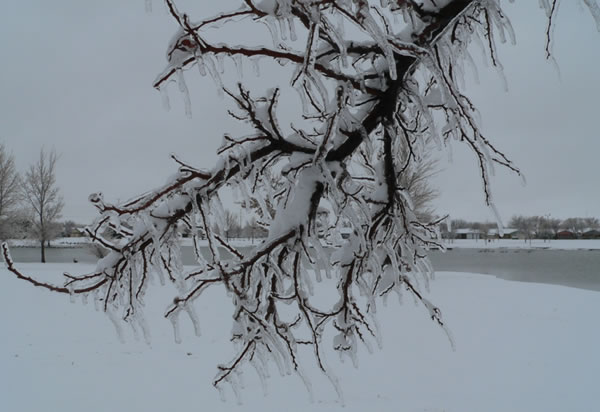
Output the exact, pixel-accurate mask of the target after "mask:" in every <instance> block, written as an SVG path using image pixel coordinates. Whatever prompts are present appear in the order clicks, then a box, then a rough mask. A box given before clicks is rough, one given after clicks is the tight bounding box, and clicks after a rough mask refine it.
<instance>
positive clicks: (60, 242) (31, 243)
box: [7, 237, 90, 247]
mask: <svg viewBox="0 0 600 412" xmlns="http://www.w3.org/2000/svg"><path fill="white" fill-rule="evenodd" d="M7 243H8V245H9V246H10V247H38V246H39V245H40V242H39V241H38V240H36V239H10V240H8V241H7ZM89 243H90V240H89V239H88V238H86V237H59V238H56V239H52V241H51V242H50V245H51V246H52V247H81V246H84V245H87V244H89Z"/></svg>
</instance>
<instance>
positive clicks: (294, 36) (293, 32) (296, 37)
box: [287, 17, 298, 41]
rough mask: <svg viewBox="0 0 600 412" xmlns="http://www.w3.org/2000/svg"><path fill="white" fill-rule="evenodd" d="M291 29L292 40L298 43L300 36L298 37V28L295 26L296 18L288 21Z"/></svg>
mask: <svg viewBox="0 0 600 412" xmlns="http://www.w3.org/2000/svg"><path fill="white" fill-rule="evenodd" d="M287 22H288V25H289V28H290V40H291V41H296V40H298V36H297V35H296V26H295V25H294V18H291V17H289V18H288V19H287Z"/></svg>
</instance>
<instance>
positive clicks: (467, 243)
mask: <svg viewBox="0 0 600 412" xmlns="http://www.w3.org/2000/svg"><path fill="white" fill-rule="evenodd" d="M260 241H261V239H254V240H252V239H231V240H230V243H231V244H232V245H233V246H238V247H240V246H251V245H253V244H258V243H260ZM88 243H90V241H89V239H88V238H85V237H82V238H75V237H64V238H58V239H54V240H52V242H51V245H52V247H81V246H84V245H86V244H88ZM8 244H9V245H10V246H11V247H38V246H39V242H38V241H37V240H35V239H13V240H9V241H8ZM181 244H182V245H183V246H193V245H194V244H193V240H192V239H191V238H185V239H182V241H181ZM199 244H200V246H208V241H207V240H200V241H199ZM444 244H445V245H446V247H448V248H471V249H499V248H507V249H566V250H570V249H600V239H573V240H542V239H533V240H531V241H529V240H528V241H524V240H517V239H499V240H493V241H491V242H487V241H485V240H464V239H455V240H446V241H444Z"/></svg>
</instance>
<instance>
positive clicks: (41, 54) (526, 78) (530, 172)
mask: <svg viewBox="0 0 600 412" xmlns="http://www.w3.org/2000/svg"><path fill="white" fill-rule="evenodd" d="M153 3H154V11H153V13H151V14H147V13H145V11H144V8H145V6H144V0H137V1H128V2H123V1H120V0H104V1H98V2H82V1H76V0H55V1H52V2H48V1H43V0H21V1H18V2H10V3H9V4H7V5H5V6H4V7H3V12H2V13H1V14H0V50H1V52H2V56H3V64H1V65H0V79H1V80H0V125H1V129H0V140H3V141H4V143H5V144H6V145H7V146H8V147H9V148H10V149H11V150H12V151H13V153H14V155H15V157H16V160H17V164H18V166H19V168H20V170H25V168H26V167H27V166H28V165H29V164H30V163H32V162H33V161H35V159H36V157H37V156H38V154H39V149H40V147H41V146H42V145H45V146H46V147H48V148H52V147H54V148H55V149H56V151H57V152H58V153H60V154H61V158H60V162H59V166H58V182H59V184H60V187H61V190H62V193H63V195H64V198H65V202H66V207H65V209H64V213H63V215H64V218H68V219H73V220H76V221H79V222H82V223H87V222H89V221H90V220H91V219H92V218H93V217H95V210H94V209H93V207H91V205H89V203H88V202H87V197H88V195H89V194H90V193H92V192H97V191H101V192H103V193H104V194H105V198H107V199H109V200H117V199H121V200H125V199H127V198H129V197H132V196H134V195H136V194H139V193H141V192H144V191H146V190H149V189H152V188H153V187H156V186H159V185H160V184H162V183H163V182H164V181H165V180H166V178H167V177H168V176H169V175H170V174H171V173H173V172H174V171H175V170H176V166H175V164H174V163H173V162H172V161H170V159H169V157H168V155H169V153H171V152H174V153H177V154H178V155H180V156H181V157H182V158H183V159H185V160H187V161H188V162H190V163H192V164H195V165H198V166H202V167H207V168H209V167H212V165H213V164H214V162H215V155H214V153H215V151H216V148H217V146H218V145H219V143H220V141H221V136H222V134H223V133H224V132H235V131H237V130H241V129H240V127H239V125H238V124H236V122H234V121H233V120H231V119H230V118H228V117H227V114H226V110H225V109H226V107H228V106H227V102H226V101H224V100H221V99H219V98H217V97H216V93H215V86H214V85H213V84H212V82H211V81H210V80H209V79H208V78H204V79H203V78H200V76H199V75H198V73H197V71H191V72H187V73H188V74H187V76H186V80H187V83H188V86H189V87H190V90H191V94H192V110H193V113H194V115H193V118H192V119H191V120H190V119H188V118H186V116H185V111H184V108H183V102H182V98H181V97H180V95H179V92H178V91H177V87H176V86H174V85H172V86H171V87H170V89H169V92H170V93H169V94H170V102H171V110H170V111H166V110H165V109H164V108H163V106H162V102H161V97H160V94H159V93H158V92H157V91H155V90H154V89H153V88H152V86H151V84H152V81H153V80H154V78H155V77H156V75H157V74H158V73H159V72H160V71H161V70H162V69H163V68H164V67H165V64H166V60H165V57H164V53H165V49H166V45H167V43H168V41H169V39H170V38H171V36H172V34H173V33H174V32H175V30H176V25H175V23H174V21H172V19H171V18H170V17H169V16H168V15H167V14H166V13H165V11H164V8H163V6H162V5H161V4H160V3H159V2H158V1H157V0H154V2H153ZM178 4H179V5H180V9H181V10H186V11H190V12H191V15H192V16H193V17H196V18H199V17H201V16H202V15H212V14H214V12H216V11H218V8H219V7H220V8H223V9H228V7H227V5H226V4H231V5H232V7H236V6H237V4H238V3H237V2H234V1H228V2H225V1H223V2H201V10H199V7H198V2H192V1H191V0H187V1H183V0H180V1H179V2H178ZM194 4H195V7H194V6H193V5H194ZM230 8H231V7H230ZM506 10H507V12H508V16H509V17H510V18H511V20H512V22H513V25H514V27H515V30H516V32H517V46H514V47H513V46H510V45H508V46H503V47H501V48H500V56H501V61H502V63H503V64H504V67H505V74H506V78H507V79H508V86H509V91H508V92H505V91H504V89H503V84H502V82H501V81H500V79H499V77H498V76H497V74H496V73H495V72H494V71H492V70H490V69H486V68H485V67H484V66H483V65H481V66H480V67H479V75H480V84H475V83H474V82H469V84H468V85H467V91H468V94H469V95H470V96H472V97H473V99H474V100H475V102H476V103H477V104H478V106H479V108H480V110H481V115H482V119H483V129H484V132H485V134H486V135H487V136H488V137H489V138H490V139H491V140H492V141H494V142H495V143H496V145H497V146H498V147H499V148H501V149H503V150H504V151H505V152H506V153H507V154H508V155H509V156H510V157H511V158H512V160H514V162H515V163H516V164H517V165H518V166H519V167H521V169H522V170H523V171H524V173H525V175H526V177H527V181H528V184H527V186H525V187H523V186H522V185H521V183H520V179H519V178H517V177H514V176H512V175H510V174H509V173H507V172H505V171H503V170H500V169H497V173H496V176H495V178H494V181H493V190H494V196H495V199H496V204H497V206H498V209H499V211H500V214H501V215H502V216H503V217H504V220H508V218H509V217H510V216H511V215H512V214H515V213H522V214H542V215H546V214H549V213H550V214H552V216H555V217H567V216H597V217H600V191H599V190H598V187H599V186H598V183H597V177H598V172H597V170H598V158H599V154H600V139H599V137H600V136H599V132H598V131H597V129H598V127H597V125H598V117H599V116H600V105H599V104H598V96H600V82H599V81H598V73H599V69H598V67H599V66H600V34H599V33H598V32H597V31H596V28H595V24H594V22H593V20H592V18H591V17H590V16H589V15H587V14H586V12H584V11H583V10H582V9H581V7H580V6H579V1H569V2H562V4H561V9H560V14H559V17H558V19H557V27H556V30H555V44H554V53H555V56H556V58H557V60H558V64H559V66H560V71H561V80H560V81H559V78H558V74H557V71H556V69H555V68H554V67H553V66H552V64H550V63H548V62H546V61H545V59H544V31H545V18H544V14H543V13H542V11H541V10H538V9H537V2H536V1H532V0H530V1H519V2H518V4H508V3H507V5H506ZM517 13H519V15H518V14H517ZM244 35H246V34H245V33H244ZM239 43H242V41H241V40H240V41H239ZM227 68H228V70H230V71H231V72H235V71H234V69H233V66H227ZM467 73H469V72H467ZM267 80H268V79H267ZM253 81H254V80H253ZM444 159H446V157H445V155H444ZM440 164H441V166H442V168H443V171H442V172H441V173H440V174H439V175H438V176H437V177H436V179H435V182H434V183H435V185H436V186H437V187H439V189H440V192H441V195H440V197H439V199H438V201H437V203H436V208H437V210H438V211H439V213H450V214H451V216H452V217H456V218H459V217H460V218H465V219H473V220H475V219H477V220H485V219H491V218H492V215H491V213H490V212H489V211H488V210H487V208H486V207H485V206H484V204H483V195H482V191H481V182H480V180H479V178H478V176H477V174H476V170H477V169H476V164H475V159H474V157H473V156H472V154H471V153H470V152H469V151H468V150H467V149H466V148H463V147H461V146H460V145H458V144H454V145H453V162H452V163H448V162H447V161H446V160H443V161H442V162H441V163H440Z"/></svg>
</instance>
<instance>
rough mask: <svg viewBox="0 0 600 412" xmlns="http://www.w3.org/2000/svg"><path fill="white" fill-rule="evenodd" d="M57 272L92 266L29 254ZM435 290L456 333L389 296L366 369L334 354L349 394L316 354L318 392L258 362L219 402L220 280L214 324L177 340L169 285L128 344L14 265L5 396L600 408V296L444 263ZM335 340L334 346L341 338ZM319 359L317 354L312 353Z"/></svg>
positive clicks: (35, 401) (207, 297) (225, 311)
mask: <svg viewBox="0 0 600 412" xmlns="http://www.w3.org/2000/svg"><path fill="white" fill-rule="evenodd" d="M19 266H20V267H21V268H22V269H23V270H25V271H27V272H29V273H30V274H32V275H35V276H37V277H41V278H45V279H53V280H57V279H59V278H60V273H62V271H64V270H67V271H69V270H71V271H73V272H75V271H76V270H79V271H81V270H82V269H88V268H91V267H85V268H84V266H83V265H81V264H79V265H76V264H72V265H71V264H47V265H41V264H21V265H19ZM432 288H433V290H432V293H431V299H432V300H433V301H434V302H435V303H436V304H438V305H439V306H440V307H441V308H442V309H443V312H444V317H445V320H446V321H447V323H448V325H450V328H451V330H452V333H453V334H454V338H455V341H456V346H457V349H456V351H455V352H453V351H452V349H451V348H450V345H449V343H448V341H447V339H446V338H445V335H444V334H443V332H442V331H441V330H440V329H439V328H438V327H436V326H435V325H434V324H433V322H431V321H429V319H428V318H427V315H426V312H425V310H424V309H423V308H422V307H421V306H419V305H415V304H414V303H413V299H412V298H410V296H409V295H408V294H407V295H405V302H404V303H403V305H402V306H400V305H399V304H398V301H397V299H390V301H389V302H388V305H387V307H383V306H382V307H380V310H379V319H380V326H381V328H382V331H383V339H384V347H383V350H381V351H375V353H374V354H372V355H370V354H368V353H367V352H366V350H363V351H362V352H363V353H361V354H360V357H359V362H360V365H359V368H358V369H355V368H353V367H352V365H351V364H350V363H349V362H346V363H344V364H340V363H339V360H338V358H337V357H336V356H334V355H333V354H332V353H331V352H332V351H331V352H329V353H328V355H329V356H328V357H327V359H328V363H329V364H330V365H331V366H332V367H333V368H334V370H336V372H337V375H338V376H339V377H340V380H341V384H342V387H343V389H344V391H345V399H346V407H344V408H342V407H341V406H340V405H339V404H338V403H336V401H335V398H336V396H335V393H334V391H333V389H332V388H331V386H330V385H329V384H328V382H327V380H326V379H324V378H323V377H322V376H321V375H319V374H318V373H317V372H316V370H315V368H314V367H313V365H312V364H309V363H306V364H305V369H306V373H307V374H308V375H310V376H311V379H312V382H313V387H314V391H315V398H316V402H315V403H314V404H311V403H310V402H309V399H308V395H307V393H306V390H305V389H304V387H303V385H302V383H301V382H300V379H298V378H297V377H296V376H291V377H286V378H281V377H279V375H278V374H277V373H276V372H275V368H274V367H273V368H272V369H271V371H272V375H273V377H272V378H271V379H270V380H269V381H268V392H269V395H268V396H267V397H266V398H265V397H263V395H262V390H261V387H260V384H259V381H258V379H257V377H256V375H255V373H254V372H253V371H252V370H247V369H246V370H245V376H244V378H245V379H244V380H245V383H246V387H245V389H244V390H243V391H242V397H243V401H244V406H243V407H241V408H240V407H239V406H238V405H237V404H236V402H235V398H234V396H233V395H232V394H231V393H227V395H228V400H227V402H225V403H223V402H221V401H220V400H219V394H218V392H217V391H216V390H215V389H213V388H212V386H211V384H210V383H211V378H212V377H213V376H214V374H215V372H216V365H217V363H219V362H225V361H227V360H228V359H229V357H230V355H231V354H232V349H231V348H230V345H229V343H228V341H227V339H228V332H229V329H230V324H231V322H230V319H231V307H230V305H229V301H228V299H227V297H226V296H225V295H224V293H223V292H222V291H220V290H218V289H215V290H210V291H208V292H207V293H205V294H204V295H203V296H202V298H201V299H200V300H199V301H198V302H197V304H196V307H197V308H198V313H199V315H200V320H201V322H202V327H203V328H202V333H203V336H202V337H200V338H196V337H194V336H193V331H192V326H191V324H186V323H184V324H182V332H184V333H183V338H184V340H183V343H182V344H180V345H176V344H175V343H174V341H173V336H172V330H171V325H170V323H169V322H168V321H166V320H165V319H164V318H163V317H162V313H163V310H164V308H165V307H166V306H167V304H168V303H169V302H168V299H169V296H170V295H168V294H166V293H163V292H162V290H157V291H156V293H155V294H154V295H149V296H148V297H147V299H146V300H147V302H148V303H151V302H152V303H156V304H152V305H150V306H149V307H148V311H149V314H148V319H149V321H150V324H151V328H152V335H153V338H152V344H151V347H149V346H147V345H146V344H145V343H143V342H137V341H135V339H134V338H133V337H132V335H131V334H129V335H128V337H127V339H126V343H124V344H121V343H119V341H118V339H117V336H116V334H115V331H114V328H113V326H112V324H111V323H110V321H109V320H108V319H107V318H106V317H105V316H104V315H103V314H102V313H100V312H96V311H95V310H94V308H93V305H92V304H89V305H87V306H84V305H82V304H81V302H80V301H79V300H78V302H77V303H76V304H71V303H69V297H68V296H63V295H55V294H52V293H49V292H47V291H45V290H41V289H38V288H35V287H33V286H31V285H30V284H27V283H25V282H23V281H20V280H17V279H15V278H14V276H13V275H12V274H10V273H8V272H7V271H6V270H5V269H4V268H2V269H0V323H1V324H2V325H3V330H2V336H3V338H2V340H1V341H0V380H1V381H0V388H1V389H0V394H1V400H0V405H1V406H2V408H1V409H2V410H7V411H23V412H27V411H31V412H33V411H61V412H70V411H77V412H80V411H82V410H83V411H86V412H95V411H127V412H132V411H144V412H152V411H161V412H164V411H171V410H186V411H190V410H197V411H242V410H248V411H258V410H261V411H281V410H285V411H309V410H310V411H312V410H316V411H332V410H339V411H344V412H353V411H361V412H363V411H365V410H373V411H403V412H411V411H420V412H425V411H428V412H442V411H445V412H465V411H467V412H469V411H472V412H494V411H498V412H500V411H501V412H519V411H523V412H537V411H539V412H542V411H543V412H549V411H556V412H564V411H592V410H596V408H597V406H598V404H599V403H600V394H599V393H598V391H597V375H598V371H600V356H599V355H598V347H600V328H598V327H597V325H598V320H597V314H598V312H599V311H600V294H598V293H596V292H590V291H585V290H578V289H572V288H566V287H560V286H549V285H540V284H529V283H517V282H508V281H504V280H499V279H496V278H494V277H490V276H482V275H470V274H460V273H449V272H445V273H444V272H442V273H439V274H438V275H437V280H436V281H435V282H433V284H432ZM324 347H328V348H330V347H331V345H330V344H325V345H324ZM307 359H308V357H307Z"/></svg>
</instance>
